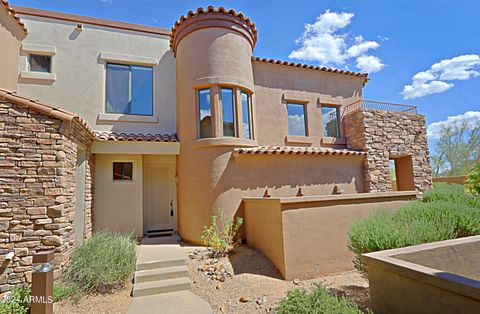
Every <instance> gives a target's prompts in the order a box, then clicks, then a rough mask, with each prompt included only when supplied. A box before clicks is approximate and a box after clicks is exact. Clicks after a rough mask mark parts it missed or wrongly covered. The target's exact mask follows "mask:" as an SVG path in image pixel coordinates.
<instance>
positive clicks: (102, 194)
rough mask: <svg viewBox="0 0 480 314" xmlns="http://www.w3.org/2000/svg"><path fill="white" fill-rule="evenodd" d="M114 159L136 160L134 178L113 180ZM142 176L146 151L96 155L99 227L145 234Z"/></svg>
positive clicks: (95, 198) (95, 205) (95, 214)
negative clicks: (131, 153)
mask: <svg viewBox="0 0 480 314" xmlns="http://www.w3.org/2000/svg"><path fill="white" fill-rule="evenodd" d="M114 161H125V162H133V180H132V181H113V168H112V162H114ZM142 180H143V175H142V155H108V154H97V155H96V156H95V194H94V195H95V197H94V209H95V212H94V229H95V230H104V229H105V230H110V231H115V232H126V233H128V232H133V234H134V235H135V236H142V235H143V197H142V194H143V190H142V189H143V183H142Z"/></svg>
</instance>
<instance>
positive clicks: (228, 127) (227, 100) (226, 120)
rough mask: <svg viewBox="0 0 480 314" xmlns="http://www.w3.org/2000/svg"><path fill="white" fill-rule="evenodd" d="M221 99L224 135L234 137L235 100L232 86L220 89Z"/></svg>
mask: <svg viewBox="0 0 480 314" xmlns="http://www.w3.org/2000/svg"><path fill="white" fill-rule="evenodd" d="M221 100H222V119H223V121H222V126H223V136H224V137H236V133H237V132H236V125H235V100H234V93H233V88H224V87H222V89H221Z"/></svg>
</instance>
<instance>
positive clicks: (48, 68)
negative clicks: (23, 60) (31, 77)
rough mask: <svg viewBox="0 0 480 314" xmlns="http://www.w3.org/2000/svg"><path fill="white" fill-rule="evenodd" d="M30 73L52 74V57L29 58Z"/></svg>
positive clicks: (35, 56) (38, 56) (31, 56)
mask: <svg viewBox="0 0 480 314" xmlns="http://www.w3.org/2000/svg"><path fill="white" fill-rule="evenodd" d="M29 64H30V71H32V72H46V73H50V72H52V57H51V56H44V55H33V54H31V55H30V56H29Z"/></svg>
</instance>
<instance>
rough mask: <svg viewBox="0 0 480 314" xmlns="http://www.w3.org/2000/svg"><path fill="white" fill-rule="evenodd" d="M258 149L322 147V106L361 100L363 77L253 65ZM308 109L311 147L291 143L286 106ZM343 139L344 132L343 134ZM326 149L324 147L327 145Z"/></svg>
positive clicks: (308, 131) (255, 62)
mask: <svg viewBox="0 0 480 314" xmlns="http://www.w3.org/2000/svg"><path fill="white" fill-rule="evenodd" d="M252 65H253V74H254V81H255V103H254V106H255V107H254V108H255V118H256V122H257V123H256V124H255V127H256V132H255V134H256V139H257V141H258V144H259V145H293V146H295V145H297V146H298V145H300V146H304V145H306V146H316V147H319V146H321V139H322V136H323V131H322V130H323V126H322V104H324V105H335V106H339V107H340V108H341V107H342V105H347V104H350V103H352V102H354V101H355V100H356V99H358V98H359V97H361V96H362V88H363V82H364V80H365V79H364V78H363V77H354V76H348V75H341V74H335V73H328V72H320V71H318V70H310V69H303V68H297V67H292V66H284V65H278V64H271V63H265V62H259V61H253V63H252ZM289 101H290V102H303V103H307V105H306V116H307V133H308V139H306V140H307V142H308V144H304V143H295V142H289V141H288V139H286V136H287V134H288V115H287V102H289ZM341 134H342V136H344V134H345V132H344V131H343V130H341ZM324 146H325V145H324Z"/></svg>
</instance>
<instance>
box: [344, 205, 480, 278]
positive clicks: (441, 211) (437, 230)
mask: <svg viewBox="0 0 480 314" xmlns="http://www.w3.org/2000/svg"><path fill="white" fill-rule="evenodd" d="M466 203H469V202H453V201H442V200H435V201H428V202H412V203H410V204H408V205H406V206H404V207H402V208H401V209H399V210H398V211H397V212H396V213H392V212H390V211H387V210H380V211H377V212H375V213H373V214H372V215H370V216H369V217H367V218H366V219H364V220H361V221H358V222H355V223H353V224H352V225H351V226H350V232H349V245H348V248H349V249H350V250H351V251H352V252H353V253H355V254H356V258H355V260H354V266H355V267H356V268H357V269H358V270H361V271H366V268H365V265H364V264H363V263H362V262H361V260H360V256H361V254H364V253H369V252H376V251H381V250H387V249H394V248H401V247H406V246H411V245H417V244H422V243H429V242H435V241H442V240H448V239H455V238H459V237H465V236H472V235H479V234H480V207H472V206H469V205H467V204H466Z"/></svg>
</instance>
